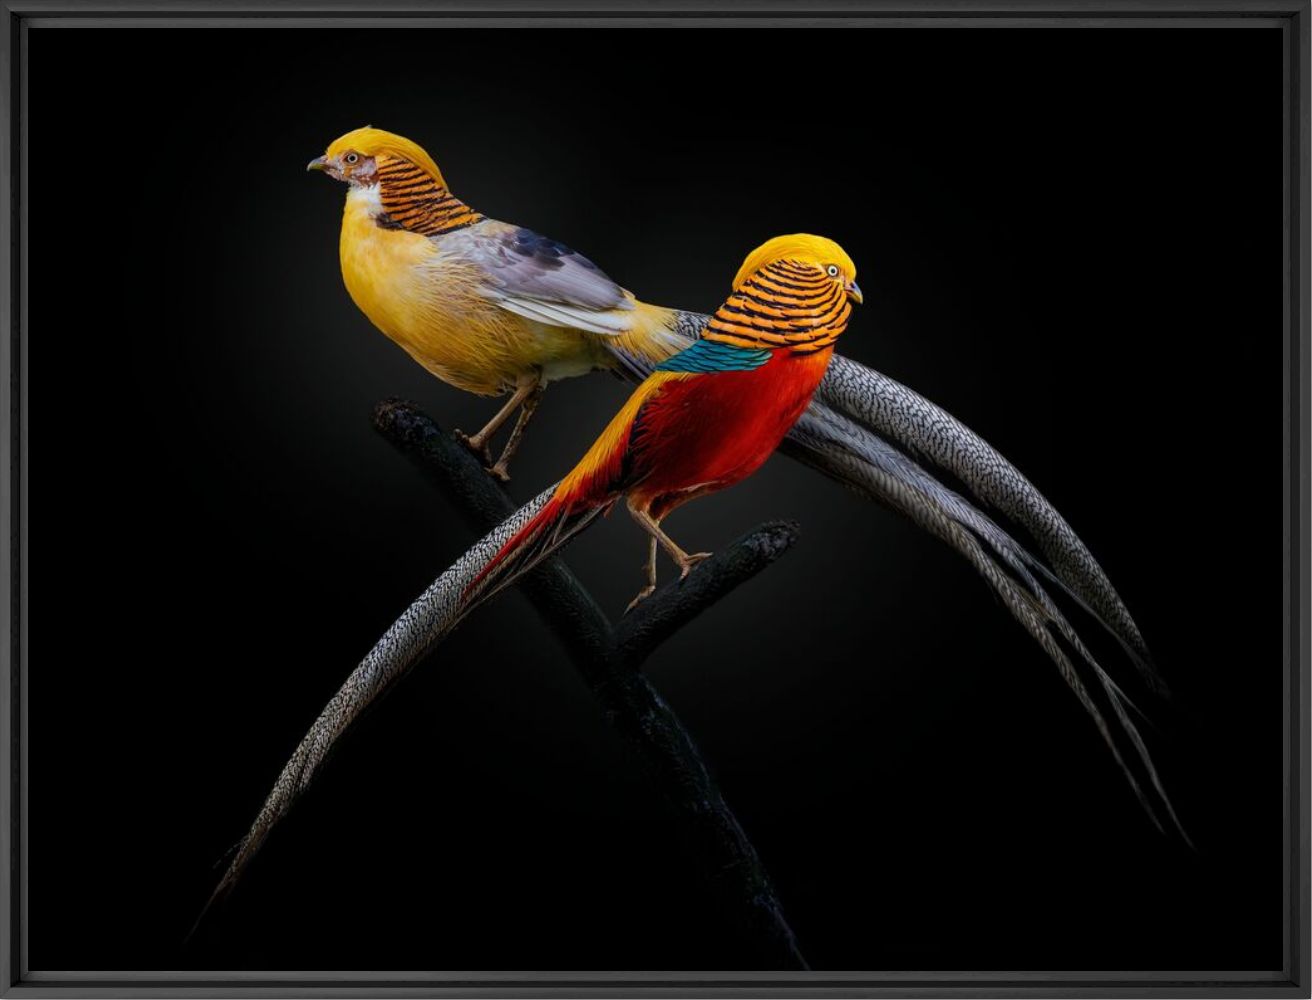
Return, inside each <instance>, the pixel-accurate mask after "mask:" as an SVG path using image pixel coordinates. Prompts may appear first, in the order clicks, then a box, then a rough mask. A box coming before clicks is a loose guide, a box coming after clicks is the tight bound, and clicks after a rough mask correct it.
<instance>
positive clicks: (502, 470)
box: [487, 462, 510, 483]
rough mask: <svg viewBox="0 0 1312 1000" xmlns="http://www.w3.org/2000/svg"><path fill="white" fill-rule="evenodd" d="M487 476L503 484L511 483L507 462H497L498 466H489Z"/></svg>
mask: <svg viewBox="0 0 1312 1000" xmlns="http://www.w3.org/2000/svg"><path fill="white" fill-rule="evenodd" d="M487 474H488V475H489V476H491V477H492V478H493V479H496V480H498V481H499V482H503V483H508V482H510V473H509V472H507V471H506V463H505V462H497V464H496V465H492V466H489V467H488V470H487Z"/></svg>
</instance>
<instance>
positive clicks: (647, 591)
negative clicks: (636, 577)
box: [624, 583, 656, 615]
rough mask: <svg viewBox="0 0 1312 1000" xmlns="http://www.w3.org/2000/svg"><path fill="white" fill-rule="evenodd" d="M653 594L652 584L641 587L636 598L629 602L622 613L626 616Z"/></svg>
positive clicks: (653, 587) (654, 588) (654, 590)
mask: <svg viewBox="0 0 1312 1000" xmlns="http://www.w3.org/2000/svg"><path fill="white" fill-rule="evenodd" d="M655 592H656V585H655V584H654V583H649V584H647V586H645V587H643V588H642V589H641V590H640V591H638V596H637V597H635V598H634V599H633V600H631V601H630V602H629V606H628V607H627V608H625V609H624V613H625V614H626V615H627V614H628V613H629V612H630V611H632V610H633V609H634V608H636V607H637V606H638V605H639V604H641V603H642V602H643V601H645V600H646V599H647V598H649V597H651V595H652V594H654V593H655Z"/></svg>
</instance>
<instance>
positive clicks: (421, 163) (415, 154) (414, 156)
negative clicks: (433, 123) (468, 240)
mask: <svg viewBox="0 0 1312 1000" xmlns="http://www.w3.org/2000/svg"><path fill="white" fill-rule="evenodd" d="M352 149H353V150H355V151H356V152H357V153H362V154H363V155H365V156H380V155H381V156H393V157H397V158H399V159H402V160H408V161H409V162H411V163H413V164H414V165H415V166H417V167H422V168H423V169H424V170H426V171H428V172H429V173H430V174H432V175H433V177H434V179H435V180H436V181H437V183H438V184H441V185H442V186H443V187H446V181H444V180H443V179H442V171H440V170H438V169H437V164H436V163H434V162H433V158H432V157H431V156H429V155H428V154H427V153H426V152H424V149H423V147H422V146H420V145H419V144H418V143H416V142H411V141H410V140H409V139H407V138H406V137H405V136H403V135H397V134H396V133H395V132H385V131H383V130H382V129H380V128H372V127H370V126H365V127H364V128H357V129H355V130H353V131H351V132H347V133H346V135H343V136H340V137H338V138H336V139H334V140H333V141H332V143H331V144H330V145H329V146H328V150H327V152H326V154H325V155H326V156H328V157H329V158H330V159H331V158H332V157H336V156H341V155H342V154H343V153H345V152H347V151H348V150H352Z"/></svg>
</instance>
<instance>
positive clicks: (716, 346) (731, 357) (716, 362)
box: [655, 340, 770, 372]
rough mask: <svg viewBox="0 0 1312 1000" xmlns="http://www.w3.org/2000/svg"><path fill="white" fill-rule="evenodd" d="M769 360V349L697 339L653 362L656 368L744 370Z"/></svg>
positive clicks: (666, 369)
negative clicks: (676, 351)
mask: <svg viewBox="0 0 1312 1000" xmlns="http://www.w3.org/2000/svg"><path fill="white" fill-rule="evenodd" d="M769 360H770V352H769V351H768V350H763V349H759V348H754V347H734V346H733V345H732V344H721V343H718V342H717V341H714V340H699V341H697V342H696V343H694V344H692V345H691V346H690V347H686V348H684V349H683V350H682V351H680V352H679V353H678V354H676V355H674V356H673V357H670V358H666V359H665V360H664V361H662V362H661V363H660V364H659V365H657V366H656V369H655V370H656V371H658V372H746V371H751V370H752V369H753V368H760V367H761V365H763V364H765V363H766V362H767V361H769Z"/></svg>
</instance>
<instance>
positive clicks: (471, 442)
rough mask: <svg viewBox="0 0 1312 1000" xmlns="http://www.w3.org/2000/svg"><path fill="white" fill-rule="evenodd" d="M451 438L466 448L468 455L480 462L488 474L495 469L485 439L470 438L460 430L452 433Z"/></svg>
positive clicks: (476, 436) (473, 436)
mask: <svg viewBox="0 0 1312 1000" xmlns="http://www.w3.org/2000/svg"><path fill="white" fill-rule="evenodd" d="M451 436H452V437H454V438H455V439H456V440H457V441H459V442H460V443H461V444H463V445H464V446H465V447H466V448H468V449H469V453H470V454H471V455H473V456H474V457H475V458H476V459H478V460H479V461H480V462H482V463H483V468H485V469H487V471H488V472H492V470H493V469H494V468H495V467H496V466H495V463H494V462H493V460H492V452H491V451H490V450H489V449H488V446H487V440H486V439H480V438H479V436H478V435H477V434H474V435H472V436H471V435H469V434H466V433H465V432H464V431H461V430H456V431H452V432H451ZM502 471H504V470H502ZM495 474H496V473H493V475H495Z"/></svg>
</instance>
